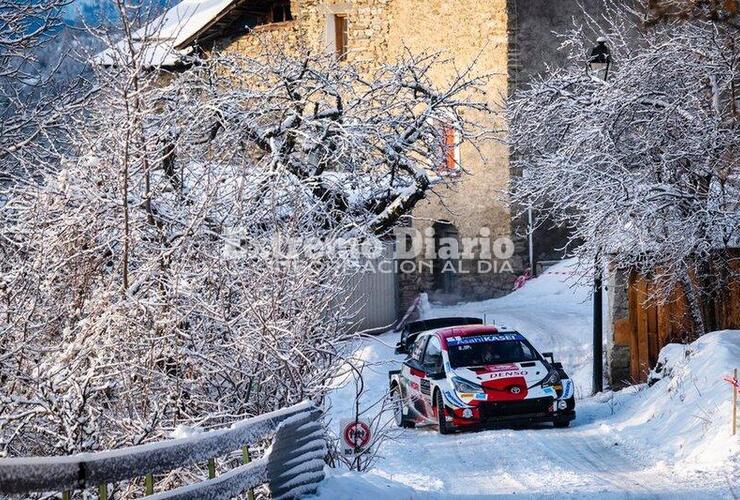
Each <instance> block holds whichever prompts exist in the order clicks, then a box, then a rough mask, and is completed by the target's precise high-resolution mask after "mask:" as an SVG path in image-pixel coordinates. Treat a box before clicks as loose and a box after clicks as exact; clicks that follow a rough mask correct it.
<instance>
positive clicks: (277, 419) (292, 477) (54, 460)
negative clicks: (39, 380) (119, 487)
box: [0, 402, 326, 499]
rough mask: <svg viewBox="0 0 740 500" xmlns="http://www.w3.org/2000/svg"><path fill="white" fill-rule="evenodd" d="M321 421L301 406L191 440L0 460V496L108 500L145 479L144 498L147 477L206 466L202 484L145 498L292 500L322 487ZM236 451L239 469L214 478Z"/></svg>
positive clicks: (314, 412) (149, 483)
mask: <svg viewBox="0 0 740 500" xmlns="http://www.w3.org/2000/svg"><path fill="white" fill-rule="evenodd" d="M320 417H321V411H320V410H319V409H318V408H316V406H314V405H313V404H312V403H310V402H303V403H300V404H297V405H295V406H291V407H289V408H285V409H283V410H278V411H275V412H271V413H267V414H264V415H260V416H258V417H254V418H250V419H247V420H242V421H240V422H237V423H235V424H233V425H232V426H231V427H229V428H225V429H219V430H215V431H210V432H204V433H202V434H198V435H196V436H192V437H186V438H181V439H172V440H167V441H161V442H157V443H149V444H145V445H140V446H133V447H129V448H121V449H117V450H110V451H103V452H99V453H82V454H79V455H74V456H69V457H29V458H5V459H0V493H6V494H23V493H31V492H50V491H62V492H64V493H63V498H65V499H67V498H70V497H71V496H70V495H71V493H70V492H71V491H73V490H79V489H86V488H90V487H97V488H98V496H99V498H101V499H106V498H107V496H108V493H107V492H108V485H109V484H111V483H115V482H118V481H124V480H128V479H134V478H137V477H144V478H145V490H146V493H147V495H149V494H152V493H153V490H154V483H153V477H152V474H156V473H161V472H169V471H171V470H174V469H177V468H179V467H182V466H185V465H191V464H196V463H205V462H207V463H208V470H209V479H208V480H206V481H203V482H200V483H195V484H191V485H188V486H183V487H181V488H177V489H174V490H170V491H164V492H161V493H158V494H156V495H153V496H151V498H152V499H164V498H167V499H174V498H177V499H220V498H231V497H233V496H236V495H239V494H241V493H244V492H247V491H250V490H251V489H252V488H255V487H257V486H259V485H261V484H265V483H267V484H268V485H269V488H270V492H271V495H272V497H273V498H275V499H278V498H280V499H283V498H286V499H287V498H296V497H298V496H301V495H304V494H308V493H312V492H314V491H315V490H316V488H317V485H318V483H319V482H320V481H322V480H323V479H324V472H323V470H324V456H325V455H326V442H325V439H324V429H323V427H322V425H321V422H320ZM273 432H274V433H275V436H274V438H273V444H272V448H271V450H270V452H269V453H267V454H266V456H265V457H263V458H261V459H259V460H256V461H254V462H251V461H250V457H249V445H250V444H253V443H255V442H257V441H259V440H262V439H265V438H267V437H269V435H270V434H272V433H273ZM240 449H241V450H242V463H243V465H241V466H239V467H236V468H234V469H232V470H230V471H229V472H227V473H225V474H223V475H221V476H219V477H215V462H214V459H215V458H216V457H219V456H223V455H227V454H229V453H232V452H234V451H237V450H240Z"/></svg>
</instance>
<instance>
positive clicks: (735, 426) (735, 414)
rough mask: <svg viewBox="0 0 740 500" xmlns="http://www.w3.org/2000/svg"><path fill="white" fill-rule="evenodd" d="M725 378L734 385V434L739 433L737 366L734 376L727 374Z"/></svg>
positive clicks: (739, 385)
mask: <svg viewBox="0 0 740 500" xmlns="http://www.w3.org/2000/svg"><path fill="white" fill-rule="evenodd" d="M723 380H724V381H725V382H727V383H728V384H730V386H732V435H733V436H734V435H736V434H737V393H738V389H740V381H739V380H738V379H737V368H735V370H734V371H733V374H732V376H730V375H727V376H725V377H723Z"/></svg>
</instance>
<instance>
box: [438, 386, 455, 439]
mask: <svg viewBox="0 0 740 500" xmlns="http://www.w3.org/2000/svg"><path fill="white" fill-rule="evenodd" d="M434 406H436V408H437V425H438V426H439V433H440V434H450V433H451V432H452V429H451V428H450V425H449V424H448V423H447V419H446V418H445V417H446V415H445V402H444V399H442V393H441V392H439V391H437V392H435V393H434Z"/></svg>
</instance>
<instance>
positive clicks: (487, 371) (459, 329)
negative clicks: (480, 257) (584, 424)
mask: <svg viewBox="0 0 740 500" xmlns="http://www.w3.org/2000/svg"><path fill="white" fill-rule="evenodd" d="M470 322H472V323H474V324H466V323H470ZM419 323H421V325H420V326H419V325H418V324H416V325H415V324H413V323H412V324H411V325H410V328H407V329H406V330H405V331H404V334H403V335H402V339H401V343H399V346H398V349H397V351H398V352H402V353H406V354H408V357H407V358H406V360H405V361H404V363H403V367H402V368H401V370H393V371H391V372H390V373H389V378H390V391H391V395H392V397H393V401H394V413H395V419H396V423H397V424H398V425H399V426H400V427H413V426H414V425H417V424H427V423H431V424H436V425H437V426H438V427H439V432H440V433H442V434H447V433H449V432H452V431H454V430H455V429H464V428H472V427H480V426H485V425H516V424H530V423H538V422H552V423H553V424H554V425H555V427H567V426H568V425H569V424H570V422H571V420H573V419H574V418H575V416H576V413H575V398H574V397H573V383H572V381H571V380H570V379H569V378H568V376H567V375H566V373H565V371H564V370H563V368H562V365H561V364H560V363H555V362H554V361H553V359H552V354H550V353H545V354H544V355H542V354H540V353H539V352H537V350H536V349H535V348H534V347H532V345H531V344H530V343H529V342H528V341H527V339H526V338H524V336H523V335H522V334H520V333H519V332H516V331H512V330H505V329H499V328H497V327H495V326H491V325H482V324H480V323H481V321H480V320H471V319H470V318H442V319H440V320H429V321H426V322H419ZM455 323H458V324H459V323H462V324H459V325H458V326H448V325H454V324H455ZM439 325H443V326H442V327H441V328H436V329H431V330H426V329H425V330H423V331H418V330H419V329H420V328H428V327H434V326H439Z"/></svg>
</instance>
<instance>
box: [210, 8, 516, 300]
mask: <svg viewBox="0 0 740 500" xmlns="http://www.w3.org/2000/svg"><path fill="white" fill-rule="evenodd" d="M291 10H292V12H293V16H294V18H295V20H294V21H292V22H288V23H281V24H275V25H265V26H260V27H258V28H257V29H256V31H257V32H259V33H261V35H262V38H263V39H265V38H266V39H268V40H274V41H276V42H278V43H280V44H282V45H283V46H286V47H289V48H291V49H293V50H299V49H310V50H312V51H316V50H326V49H327V46H329V45H331V43H332V41H331V37H332V33H327V31H328V30H327V27H328V26H330V23H331V22H332V18H333V15H334V14H336V13H340V14H346V15H347V17H348V21H349V37H348V38H349V40H348V48H349V52H348V56H347V59H348V60H349V62H351V63H353V64H355V65H357V66H359V67H360V68H367V69H368V70H371V69H372V68H373V67H375V66H376V65H378V64H380V63H384V62H389V61H392V60H394V59H395V58H397V57H398V56H399V55H400V54H401V53H402V52H403V51H404V50H406V49H407V48H408V49H409V50H411V51H412V52H415V53H418V52H425V51H426V52H428V51H441V52H443V53H445V54H446V55H448V56H449V57H450V61H451V62H454V64H455V65H456V66H457V67H458V68H463V67H465V66H466V65H468V64H470V63H472V62H473V61H474V60H477V61H476V65H475V67H476V70H475V71H477V72H478V73H479V74H495V76H494V77H493V78H491V80H490V83H489V84H488V88H487V89H486V90H487V96H488V97H487V99H488V100H489V101H490V104H491V107H492V108H494V109H500V106H501V105H502V102H503V98H504V97H505V96H506V94H507V92H508V74H507V65H508V49H507V45H508V31H507V30H508V17H507V15H508V14H507V1H506V0H487V1H485V2H480V1H478V0H351V1H349V0H292V1H291ZM257 43H259V42H258V38H257V37H254V36H250V35H246V36H241V37H238V38H236V39H232V40H224V41H222V42H221V44H220V46H219V48H220V49H222V50H227V51H228V50H234V51H239V52H242V53H252V52H254V51H255V50H256V49H257V48H256V44H257ZM432 76H433V79H435V80H436V81H438V82H439V83H440V84H442V83H444V82H446V81H448V80H449V79H450V78H452V76H453V68H452V65H447V66H446V67H445V66H440V67H438V68H435V69H434V70H433V74H432ZM471 117H472V116H471ZM479 118H480V119H481V120H489V123H488V125H490V126H492V127H494V126H495V127H499V128H501V127H503V126H504V125H505V123H504V121H503V120H502V119H498V120H497V121H494V120H492V119H491V118H490V117H482V116H481V117H479ZM460 159H461V163H462V165H463V168H464V169H465V170H466V171H467V174H462V175H460V176H459V177H457V178H454V179H453V178H451V179H449V181H450V182H449V183H448V185H446V186H442V187H440V188H439V189H438V191H437V194H438V195H439V196H433V195H431V196H429V197H428V199H427V200H425V201H423V202H421V203H420V204H419V205H418V206H417V208H416V209H415V210H414V213H413V216H414V217H413V226H414V227H415V228H417V229H419V230H420V231H424V230H425V229H427V228H429V227H431V226H432V225H433V224H434V222H435V221H438V220H445V221H448V222H449V223H451V224H453V225H454V226H455V227H456V228H457V230H458V232H459V236H460V237H475V236H478V235H479V233H480V230H481V228H484V227H485V228H487V229H489V230H490V236H491V239H492V240H495V239H496V238H497V237H500V236H505V237H510V236H511V214H510V210H509V206H508V202H507V200H506V198H505V197H504V195H503V194H502V193H503V191H504V190H505V189H506V188H507V187H508V183H509V164H508V149H507V146H505V145H504V144H503V143H502V141H494V140H488V141H486V142H485V143H483V144H482V147H481V148H480V150H476V149H475V148H474V147H472V146H471V145H469V144H463V145H462V147H461V148H460ZM468 174H469V175H468ZM502 264H503V263H497V266H501V265H502ZM510 264H511V265H512V268H513V269H514V271H515V272H514V273H513V274H512V273H510V272H505V273H493V272H490V273H478V272H477V270H478V263H477V261H467V262H464V263H463V264H462V271H463V274H458V277H457V280H456V286H455V290H454V291H453V293H450V294H444V295H443V296H440V297H439V298H442V299H446V300H451V301H455V300H458V299H461V298H464V299H481V298H489V297H494V296H499V295H502V294H504V293H506V292H508V291H510V290H511V285H512V283H513V281H514V278H515V274H516V273H517V272H519V271H520V268H521V259H520V258H514V259H511V260H510ZM420 267H421V268H423V269H425V270H426V269H429V267H426V266H420ZM402 282H403V283H405V284H406V286H407V287H417V288H418V289H419V290H420V291H429V292H433V289H434V280H433V278H432V276H431V275H430V274H429V273H428V272H422V273H421V275H420V276H417V277H416V279H407V280H402ZM406 292H408V290H406ZM404 295H406V296H412V295H413V294H412V293H405V294H404ZM405 306H406V304H402V308H403V307H405Z"/></svg>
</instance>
